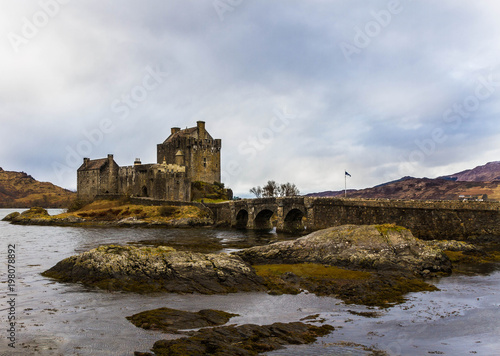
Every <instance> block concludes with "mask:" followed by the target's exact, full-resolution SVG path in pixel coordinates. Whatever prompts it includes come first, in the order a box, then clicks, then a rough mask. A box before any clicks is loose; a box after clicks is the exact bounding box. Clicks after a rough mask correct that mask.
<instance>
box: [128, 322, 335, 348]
mask: <svg viewBox="0 0 500 356" xmlns="http://www.w3.org/2000/svg"><path fill="white" fill-rule="evenodd" d="M333 330H334V328H333V326H330V325H322V326H314V325H309V324H304V323H301V322H295V323H274V324H271V325H254V324H245V325H240V326H221V327H216V328H208V329H201V330H199V331H195V332H191V333H190V334H191V336H190V337H188V338H181V339H175V340H160V341H157V342H155V344H154V346H153V352H154V354H155V355H183V356H190V355H193V356H194V355H221V356H222V355H227V356H233V355H241V356H250V355H257V354H259V353H262V352H269V351H273V350H277V349H282V348H283V345H288V344H295V345H300V344H309V343H312V342H314V341H316V339H317V338H318V337H320V336H324V335H327V334H329V333H331V332H332V331H333ZM135 354H136V355H153V354H150V353H138V352H136V353H135Z"/></svg>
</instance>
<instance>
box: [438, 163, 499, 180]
mask: <svg viewBox="0 0 500 356" xmlns="http://www.w3.org/2000/svg"><path fill="white" fill-rule="evenodd" d="M440 178H444V179H451V180H455V181H458V182H494V181H500V162H489V163H486V164H485V165H484V166H478V167H476V168H473V169H468V170H465V171H462V172H458V173H455V174H451V175H449V176H443V177H440Z"/></svg>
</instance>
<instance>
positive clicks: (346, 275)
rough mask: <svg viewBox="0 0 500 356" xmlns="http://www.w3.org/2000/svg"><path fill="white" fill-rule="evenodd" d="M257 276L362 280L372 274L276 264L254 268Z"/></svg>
mask: <svg viewBox="0 0 500 356" xmlns="http://www.w3.org/2000/svg"><path fill="white" fill-rule="evenodd" d="M253 267H254V268H255V271H256V272H257V274H258V275H259V276H261V277H267V276H279V275H282V274H283V273H286V272H288V273H293V274H295V275H297V276H299V277H309V278H330V279H349V280H360V279H368V278H370V277H371V273H369V272H363V271H353V270H348V269H344V268H339V267H334V266H325V265H322V264H317V263H301V264H275V265H259V266H253Z"/></svg>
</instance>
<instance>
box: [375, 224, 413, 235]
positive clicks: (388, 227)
mask: <svg viewBox="0 0 500 356" xmlns="http://www.w3.org/2000/svg"><path fill="white" fill-rule="evenodd" d="M375 227H376V228H377V230H378V231H379V232H380V234H382V235H384V236H386V235H387V234H388V233H389V231H395V232H402V231H407V229H406V228H404V227H402V226H398V225H396V224H382V225H376V226H375Z"/></svg>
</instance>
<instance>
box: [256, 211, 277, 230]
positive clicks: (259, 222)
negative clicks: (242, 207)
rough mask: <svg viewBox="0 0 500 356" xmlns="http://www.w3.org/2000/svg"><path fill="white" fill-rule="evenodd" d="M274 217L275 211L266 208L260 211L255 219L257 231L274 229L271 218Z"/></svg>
mask: <svg viewBox="0 0 500 356" xmlns="http://www.w3.org/2000/svg"><path fill="white" fill-rule="evenodd" d="M273 215H274V211H273V210H271V209H268V208H264V209H262V210H261V211H259V212H258V213H257V214H256V215H255V218H254V221H253V226H254V229H255V230H271V229H272V228H273V223H272V221H271V217H272V216H273Z"/></svg>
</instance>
